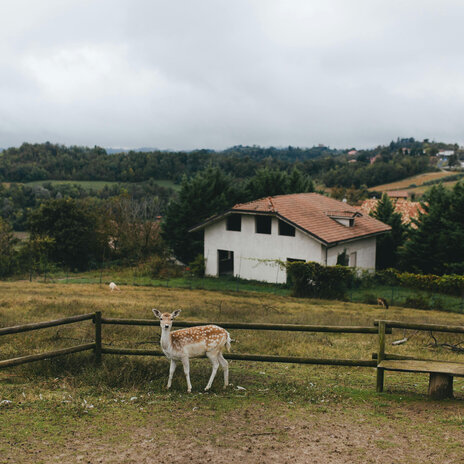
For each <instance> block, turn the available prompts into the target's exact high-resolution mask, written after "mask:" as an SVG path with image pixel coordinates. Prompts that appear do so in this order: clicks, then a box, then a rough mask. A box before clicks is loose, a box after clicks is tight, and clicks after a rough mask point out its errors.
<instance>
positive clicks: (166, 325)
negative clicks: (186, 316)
mask: <svg viewBox="0 0 464 464" xmlns="http://www.w3.org/2000/svg"><path fill="white" fill-rule="evenodd" d="M152 311H153V314H154V315H155V317H157V318H158V319H159V320H160V326H161V328H162V329H163V330H170V329H171V327H172V321H173V320H174V319H175V318H176V317H177V316H178V315H179V314H180V312H181V311H182V310H181V309H176V310H175V311H174V312H173V313H162V312H161V311H158V310H157V309H152Z"/></svg>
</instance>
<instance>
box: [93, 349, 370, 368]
mask: <svg viewBox="0 0 464 464" xmlns="http://www.w3.org/2000/svg"><path fill="white" fill-rule="evenodd" d="M102 353H106V354H122V355H135V356H164V353H163V352H162V351H159V350H139V349H133V348H108V347H105V348H102ZM224 358H226V359H233V360H236V361H260V362H281V363H288V364H292V363H294V364H322V365H327V366H353V367H356V366H358V367H376V366H377V361H374V360H373V361H369V360H360V359H328V358H304V357H295V356H273V355H256V354H239V353H224Z"/></svg>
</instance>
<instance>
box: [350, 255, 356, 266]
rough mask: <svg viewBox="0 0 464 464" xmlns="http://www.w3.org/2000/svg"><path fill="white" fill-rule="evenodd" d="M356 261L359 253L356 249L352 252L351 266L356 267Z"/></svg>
mask: <svg viewBox="0 0 464 464" xmlns="http://www.w3.org/2000/svg"><path fill="white" fill-rule="evenodd" d="M356 261H357V254H356V251H354V252H353V253H350V262H349V266H350V267H356V264H357V263H356Z"/></svg>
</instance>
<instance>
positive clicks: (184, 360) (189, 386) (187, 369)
mask: <svg viewBox="0 0 464 464" xmlns="http://www.w3.org/2000/svg"><path fill="white" fill-rule="evenodd" d="M182 365H183V366H184V374H185V380H187V393H190V392H191V391H192V384H191V383H190V363H189V358H187V357H185V358H182Z"/></svg>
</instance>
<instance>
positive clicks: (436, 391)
mask: <svg viewBox="0 0 464 464" xmlns="http://www.w3.org/2000/svg"><path fill="white" fill-rule="evenodd" d="M377 369H383V370H384V371H398V372H423V373H426V374H430V380H429V391H428V393H429V396H430V397H431V398H433V399H443V398H452V397H453V377H455V376H456V377H464V364H463V363H457V362H447V361H422V360H412V359H401V360H400V359H394V360H383V361H381V362H380V363H379V364H378V365H377Z"/></svg>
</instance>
